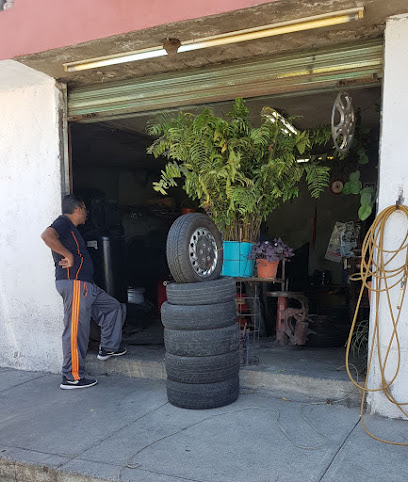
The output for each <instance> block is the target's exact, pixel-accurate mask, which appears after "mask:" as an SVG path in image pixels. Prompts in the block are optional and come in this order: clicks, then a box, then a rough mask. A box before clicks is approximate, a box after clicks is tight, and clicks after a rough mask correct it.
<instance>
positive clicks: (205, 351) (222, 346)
mask: <svg viewBox="0 0 408 482" xmlns="http://www.w3.org/2000/svg"><path fill="white" fill-rule="evenodd" d="M164 345H165V347H166V350H167V351H168V352H169V353H171V354H172V355H178V356H212V355H222V354H223V353H229V352H231V351H235V350H238V348H239V326H238V323H235V325H233V326H227V327H226V328H218V329H216V330H170V329H169V328H165V329H164Z"/></svg>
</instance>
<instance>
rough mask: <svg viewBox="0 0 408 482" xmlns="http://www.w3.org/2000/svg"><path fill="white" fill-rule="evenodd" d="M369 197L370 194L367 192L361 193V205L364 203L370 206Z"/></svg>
mask: <svg viewBox="0 0 408 482" xmlns="http://www.w3.org/2000/svg"><path fill="white" fill-rule="evenodd" d="M371 198H372V196H371V193H369V192H365V193H363V194H361V205H362V206H364V205H365V204H368V205H369V206H371Z"/></svg>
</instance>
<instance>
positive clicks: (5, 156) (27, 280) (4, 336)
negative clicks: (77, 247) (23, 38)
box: [0, 60, 62, 372]
mask: <svg viewBox="0 0 408 482" xmlns="http://www.w3.org/2000/svg"><path fill="white" fill-rule="evenodd" d="M61 102H62V95H61V93H60V91H59V90H58V89H57V88H56V85H55V80H54V79H52V78H50V77H48V76H46V75H44V74H41V73H39V72H36V71H34V70H32V69H29V68H28V67H25V66H23V65H21V64H19V63H18V62H15V61H12V60H6V61H3V62H0V209H1V229H0V366H8V367H14V368H19V369H25V370H34V371H35V370H44V371H53V372H58V371H59V370H60V365H61V361H62V355H61V341H60V339H61V333H62V303H61V299H60V297H59V295H58V294H57V292H56V291H55V287H54V267H53V263H52V259H51V254H50V250H49V249H48V248H46V246H45V245H44V244H43V242H42V240H41V239H40V234H41V232H42V231H43V230H44V229H45V228H46V227H47V226H48V225H49V224H50V223H51V222H52V220H53V219H54V218H55V217H57V216H58V214H59V213H60V209H61V208H60V206H61V159H60V157H61V156H60V127H59V124H60V121H59V113H58V109H59V107H61Z"/></svg>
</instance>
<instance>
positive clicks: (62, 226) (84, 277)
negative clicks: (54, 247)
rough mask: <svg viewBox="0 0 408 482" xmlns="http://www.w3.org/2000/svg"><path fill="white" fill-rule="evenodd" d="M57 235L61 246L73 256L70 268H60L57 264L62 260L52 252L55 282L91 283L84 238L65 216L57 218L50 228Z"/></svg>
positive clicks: (90, 266) (90, 260) (89, 261)
mask: <svg viewBox="0 0 408 482" xmlns="http://www.w3.org/2000/svg"><path fill="white" fill-rule="evenodd" d="M50 227H51V228H53V229H55V231H56V232H57V233H58V236H59V240H60V242H61V244H62V245H63V246H64V247H65V248H67V249H68V251H71V253H72V254H73V255H74V264H73V266H71V268H62V267H61V266H60V265H59V264H58V263H59V262H60V261H61V259H63V256H61V255H60V254H58V253H55V252H54V251H52V256H53V258H54V262H55V278H56V279H57V280H66V279H71V280H74V279H79V280H81V281H88V282H90V283H93V274H94V267H93V264H92V259H91V257H90V255H89V253H88V249H87V247H86V244H85V241H84V238H83V237H82V236H81V235H80V233H79V231H78V229H77V228H76V227H75V226H74V224H72V222H71V220H70V219H69V218H68V217H67V216H59V217H58V218H57V219H56V220H55V221H54V222H53V223H52V224H51V226H50Z"/></svg>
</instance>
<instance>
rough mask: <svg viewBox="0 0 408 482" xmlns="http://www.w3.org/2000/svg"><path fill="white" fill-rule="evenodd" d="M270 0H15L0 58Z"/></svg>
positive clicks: (0, 39) (3, 16)
mask: <svg viewBox="0 0 408 482" xmlns="http://www.w3.org/2000/svg"><path fill="white" fill-rule="evenodd" d="M264 3H270V0H14V7H13V8H12V9H9V10H5V11H3V12H0V60H3V59H9V58H13V57H17V56H19V55H27V54H31V53H35V52H43V51H45V50H49V49H54V48H58V47H64V46H67V45H74V44H78V43H81V42H86V41H89V40H93V39H97V38H104V37H110V36H112V35H116V34H121V33H125V32H131V31H135V30H142V29H146V28H150V27H154V26H156V25H162V24H165V23H171V22H177V21H180V20H187V19H193V18H200V17H205V16H208V15H214V14H218V13H223V12H228V11H232V10H239V9H242V8H247V7H252V6H254V5H260V4H264Z"/></svg>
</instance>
